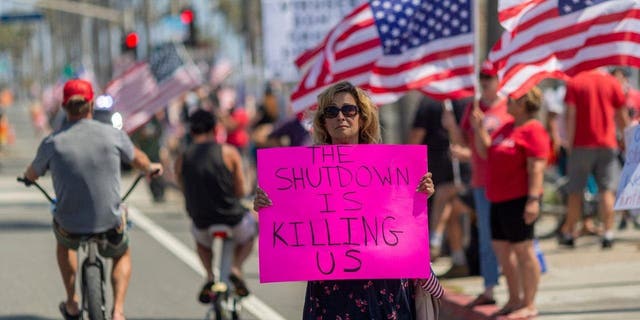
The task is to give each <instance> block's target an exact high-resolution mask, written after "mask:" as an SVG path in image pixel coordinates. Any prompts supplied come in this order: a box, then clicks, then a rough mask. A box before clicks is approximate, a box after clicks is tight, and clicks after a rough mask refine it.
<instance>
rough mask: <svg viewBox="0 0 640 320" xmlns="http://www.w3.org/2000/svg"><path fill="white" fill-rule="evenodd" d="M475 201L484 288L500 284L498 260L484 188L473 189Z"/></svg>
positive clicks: (488, 204)
mask: <svg viewBox="0 0 640 320" xmlns="http://www.w3.org/2000/svg"><path fill="white" fill-rule="evenodd" d="M473 201H475V206H476V216H477V221H478V243H479V246H480V274H481V275H482V278H484V287H485V288H488V287H493V286H495V285H497V284H498V260H497V259H496V254H495V253H494V252H493V247H492V246H491V216H490V214H491V213H490V205H491V204H490V203H489V200H488V199H487V196H486V195H485V190H484V188H473Z"/></svg>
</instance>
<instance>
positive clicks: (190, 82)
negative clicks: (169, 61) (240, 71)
mask: <svg viewBox="0 0 640 320" xmlns="http://www.w3.org/2000/svg"><path fill="white" fill-rule="evenodd" d="M201 82H202V79H201V76H200V71H199V70H198V68H197V67H196V66H195V65H193V64H188V65H184V66H182V67H180V68H179V69H178V70H176V71H175V73H174V74H173V76H171V78H169V79H167V80H165V81H163V82H161V83H160V84H158V89H157V93H156V94H155V95H152V96H148V98H147V99H146V100H145V101H143V102H142V103H141V104H140V106H139V107H138V108H137V109H135V110H133V111H132V112H130V113H128V114H127V115H126V116H125V115H123V118H124V119H125V121H124V127H123V129H124V130H125V131H126V132H127V133H131V132H133V131H134V130H136V129H137V128H139V127H140V126H142V125H144V124H145V123H147V121H149V120H150V119H151V118H152V117H153V116H154V115H155V114H156V113H157V112H158V111H161V110H162V109H163V108H164V107H166V106H167V105H168V104H169V102H171V101H172V100H173V99H176V98H178V97H180V95H182V94H183V93H185V92H187V91H189V90H191V89H193V88H195V87H197V86H198V85H200V83H201Z"/></svg>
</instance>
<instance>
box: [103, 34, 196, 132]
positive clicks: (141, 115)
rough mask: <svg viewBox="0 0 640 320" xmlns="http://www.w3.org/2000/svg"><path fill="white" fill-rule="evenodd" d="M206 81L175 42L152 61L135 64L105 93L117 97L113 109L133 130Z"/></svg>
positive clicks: (157, 51) (153, 54)
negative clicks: (172, 101) (203, 80)
mask: <svg viewBox="0 0 640 320" xmlns="http://www.w3.org/2000/svg"><path fill="white" fill-rule="evenodd" d="M201 83H202V77H201V75H200V71H199V70H198V68H197V67H196V66H195V65H194V64H193V63H192V62H191V61H190V60H188V58H187V57H186V56H185V54H184V53H182V52H181V50H180V48H179V47H177V46H176V45H174V44H165V45H162V46H160V47H158V48H157V49H155V50H154V51H152V52H151V55H150V56H149V60H148V61H145V62H141V63H138V64H135V65H134V66H132V67H131V68H129V69H128V70H127V71H125V72H124V73H123V74H122V75H121V76H119V77H118V78H116V79H114V80H112V81H111V82H110V83H109V84H108V85H107V87H106V88H105V93H107V94H109V95H111V96H112V97H113V100H114V105H113V110H114V111H117V112H120V114H121V115H122V117H123V119H124V127H123V129H124V130H125V131H126V132H129V133H130V132H132V131H134V130H135V129H136V128H138V127H140V126H142V125H143V124H145V123H146V122H147V121H149V120H150V119H151V117H153V115H154V114H155V113H156V112H158V111H160V110H162V108H164V107H165V106H166V105H167V104H168V103H169V102H170V101H171V100H173V99H175V98H177V97H179V96H180V95H182V94H183V93H185V92H187V91H189V90H191V89H193V88H194V87H196V86H198V85H200V84H201Z"/></svg>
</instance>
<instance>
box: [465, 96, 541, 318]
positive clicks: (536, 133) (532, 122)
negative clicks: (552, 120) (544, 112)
mask: <svg viewBox="0 0 640 320" xmlns="http://www.w3.org/2000/svg"><path fill="white" fill-rule="evenodd" d="M541 105H542V93H541V91H540V89H538V88H533V89H532V90H530V91H529V92H527V93H526V94H525V95H524V96H522V97H519V98H514V97H509V100H508V103H507V111H508V112H509V114H511V115H512V116H513V121H510V122H508V123H506V124H505V125H504V126H502V127H501V128H500V129H498V130H497V131H495V132H494V133H493V134H491V135H489V132H488V131H487V130H486V129H485V128H484V126H483V125H482V119H483V118H484V113H483V112H482V111H481V110H480V109H479V108H475V110H474V111H473V112H472V115H471V123H472V125H473V128H474V131H475V133H476V135H475V138H476V141H475V142H476V146H477V148H478V153H479V155H480V156H482V157H486V159H487V160H488V161H487V198H488V199H489V201H491V232H492V238H493V249H494V251H495V253H496V256H497V257H498V262H499V263H500V266H501V267H502V273H503V274H504V276H505V278H506V280H507V287H508V289H509V301H507V303H506V304H505V305H504V306H503V307H502V309H500V310H499V311H498V312H497V315H508V317H507V318H508V319H522V318H528V317H534V316H536V315H537V314H538V311H537V309H536V307H535V304H534V299H535V295H536V292H537V291H538V283H539V281H540V265H539V263H538V260H537V257H536V253H535V250H534V247H533V225H534V222H535V220H536V218H537V217H538V214H539V213H540V198H541V195H542V182H543V177H544V170H545V166H546V163H547V157H548V156H549V152H550V138H549V135H548V134H547V131H546V129H545V128H544V125H543V124H542V123H541V122H540V121H538V120H536V119H535V116H536V114H537V113H538V111H539V110H540V107H541ZM513 256H515V260H516V261H517V265H516V264H515V263H514V261H513ZM516 266H517V267H516Z"/></svg>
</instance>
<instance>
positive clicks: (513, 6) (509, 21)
mask: <svg viewBox="0 0 640 320" xmlns="http://www.w3.org/2000/svg"><path fill="white" fill-rule="evenodd" d="M545 1H546V0H524V1H523V0H502V1H500V2H499V3H498V20H499V21H500V24H502V26H503V27H504V28H505V29H507V30H509V31H511V30H513V28H514V27H515V26H516V25H518V22H519V21H520V18H521V17H522V15H523V14H524V13H525V12H527V11H528V10H530V9H531V8H533V7H534V6H536V5H538V4H540V3H542V2H545Z"/></svg>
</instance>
